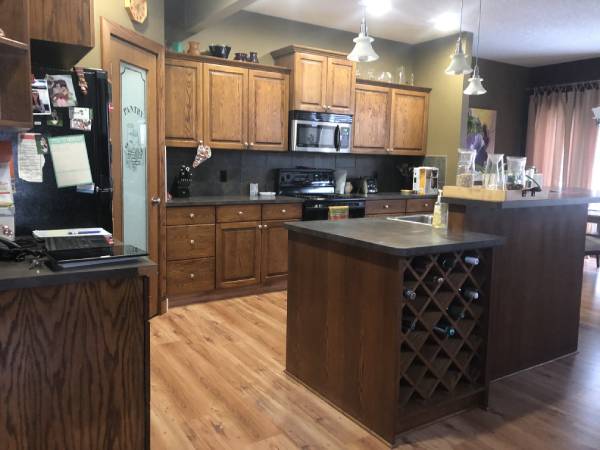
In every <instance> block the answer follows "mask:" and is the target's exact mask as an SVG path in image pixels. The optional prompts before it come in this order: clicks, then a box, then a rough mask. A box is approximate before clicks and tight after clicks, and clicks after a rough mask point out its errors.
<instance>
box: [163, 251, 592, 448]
mask: <svg viewBox="0 0 600 450" xmlns="http://www.w3.org/2000/svg"><path fill="white" fill-rule="evenodd" d="M285 300H286V297H285V293H270V294H265V295H259V296H250V297H244V298H236V299H232V300H224V301H215V302H212V303H204V304H196V305H191V306H186V307H180V308H174V309H171V310H170V311H169V313H168V314H166V315H164V316H161V317H158V318H156V319H154V320H152V327H151V335H152V337H151V359H152V377H151V384H152V413H151V414H152V417H151V429H152V441H151V442H152V450H167V449H168V450H185V449H202V450H205V449H234V450H275V449H281V450H282V449H344V450H346V449H347V450H357V449H369V450H379V449H381V450H383V449H386V448H388V447H387V446H386V445H384V444H383V443H382V442H381V441H379V440H378V439H376V438H374V437H372V436H371V435H370V434H369V433H368V432H366V431H365V430H364V429H362V428H361V427H360V426H358V425H356V424H355V423H354V422H352V421H351V420H350V419H348V418H346V417H344V416H343V415H342V414H341V413H339V412H338V411H336V410H335V409H334V408H332V407H331V406H329V405H328V404H326V403H325V402H324V401H322V400H320V399H319V398H318V397H316V396H315V395H313V394H311V393H310V392H309V391H307V390H306V389H305V388H303V387H302V386H300V385H298V384H296V383H295V382H293V381H291V380H290V379H289V378H288V377H287V376H286V375H285V374H284V373H283V369H284V356H285V317H286V303H285ZM557 332H558V331H557ZM579 349H580V351H579V353H578V354H577V355H574V356H571V357H567V358H563V359H561V360H559V361H556V362H552V363H549V364H546V365H545V366H542V367H538V368H535V369H532V370H529V371H526V372H522V373H520V374H517V375H514V376H512V377H510V378H507V379H504V380H501V381H499V382H496V383H494V384H493V385H492V391H491V398H490V406H491V408H490V410H489V411H482V410H473V411H469V412H466V413H462V414H460V415H457V416H454V417H451V418H448V419H445V420H443V421H441V422H438V423H436V424H433V425H431V426H428V427H426V428H422V429H420V430H416V431H413V432H410V433H407V434H406V435H405V438H404V443H403V444H402V445H400V446H399V447H398V448H406V449H409V448H419V449H449V448H457V449H458V448H460V449H509V448H518V449H599V448H600V278H598V276H597V272H596V268H595V264H594V263H593V262H592V261H591V260H590V261H588V262H586V265H585V272H584V283H583V306H582V314H581V333H580V344H579Z"/></svg>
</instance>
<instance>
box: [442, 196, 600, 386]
mask: <svg viewBox="0 0 600 450" xmlns="http://www.w3.org/2000/svg"><path fill="white" fill-rule="evenodd" d="M548 190H550V189H548ZM444 201H445V202H447V203H448V204H449V210H450V213H449V219H448V227H449V229H450V230H453V231H456V232H462V231H475V232H481V233H493V234H497V235H501V236H504V237H505V238H506V245H504V246H502V247H501V248H499V249H498V250H497V251H496V252H495V254H494V265H493V276H492V285H491V289H492V291H493V292H494V294H495V301H494V305H493V307H492V310H491V311H490V317H491V323H490V328H491V330H492V333H491V340H490V344H489V355H490V378H491V379H492V380H494V379H498V378H501V377H504V376H507V375H510V374H513V373H515V372H517V371H520V370H524V369H528V368H530V367H533V366H536V365H539V364H543V363H545V362H548V361H552V360H554V359H556V358H560V357H563V356H566V355H570V354H572V353H574V352H576V351H577V345H578V338H579V313H580V306H581V283H582V276H583V257H584V248H585V233H586V223H587V215H588V204H589V203H595V202H599V201H600V194H599V193H595V192H591V191H588V190H584V189H565V190H562V191H560V192H558V191H556V192H553V191H552V190H550V192H549V193H548V198H529V199H527V200H522V199H519V200H509V201H502V202H491V201H480V200H471V199H463V198H446V197H445V198H444Z"/></svg>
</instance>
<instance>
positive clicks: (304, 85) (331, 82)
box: [271, 45, 356, 114]
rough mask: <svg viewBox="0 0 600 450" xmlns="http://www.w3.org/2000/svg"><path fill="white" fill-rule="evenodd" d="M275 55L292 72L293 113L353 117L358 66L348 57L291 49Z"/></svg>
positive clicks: (309, 49)
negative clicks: (308, 112)
mask: <svg viewBox="0 0 600 450" xmlns="http://www.w3.org/2000/svg"><path fill="white" fill-rule="evenodd" d="M271 55H272V56H273V59H274V60H275V63H276V64H278V65H281V66H285V67H288V68H290V69H291V70H292V91H291V106H292V109H293V110H301V111H311V112H331V113H338V114H352V113H353V111H354V98H355V92H354V88H355V82H356V64H355V63H354V62H352V61H348V60H347V59H346V55H345V54H344V53H341V52H334V51H330V50H323V49H317V48H312V47H303V46H297V45H291V46H288V47H285V48H282V49H279V50H276V51H274V52H272V53H271Z"/></svg>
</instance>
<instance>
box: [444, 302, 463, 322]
mask: <svg viewBox="0 0 600 450" xmlns="http://www.w3.org/2000/svg"><path fill="white" fill-rule="evenodd" d="M448 314H449V315H450V317H452V318H453V319H454V320H462V319H464V318H465V309H464V308H463V307H461V306H458V305H450V307H449V308H448Z"/></svg>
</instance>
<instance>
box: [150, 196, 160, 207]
mask: <svg viewBox="0 0 600 450" xmlns="http://www.w3.org/2000/svg"><path fill="white" fill-rule="evenodd" d="M150 201H151V202H152V204H153V205H160V197H159V196H158V195H155V196H154V197H152V199H151V200H150Z"/></svg>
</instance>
